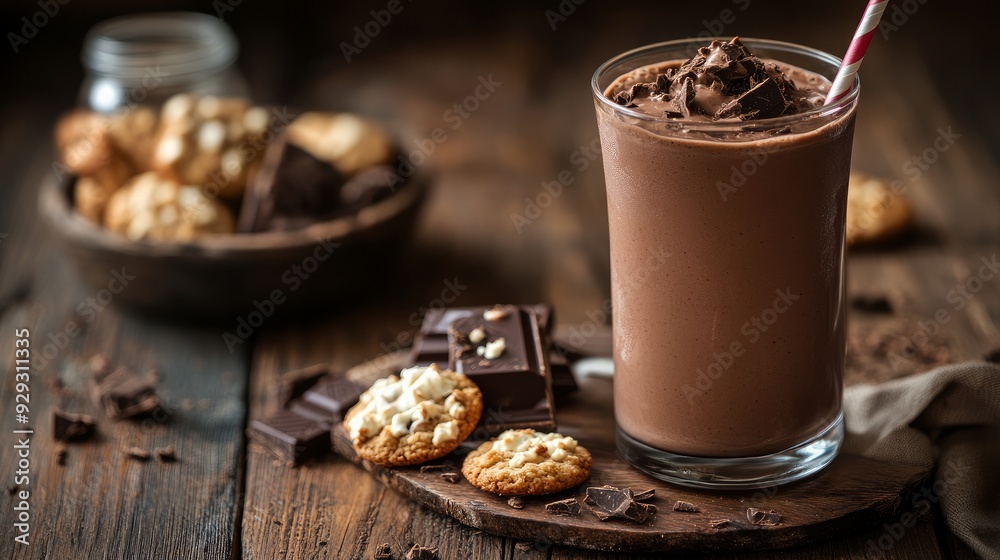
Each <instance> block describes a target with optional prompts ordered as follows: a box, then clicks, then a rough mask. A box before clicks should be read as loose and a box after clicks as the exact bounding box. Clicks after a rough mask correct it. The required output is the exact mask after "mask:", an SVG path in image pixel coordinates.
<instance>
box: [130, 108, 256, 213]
mask: <svg viewBox="0 0 1000 560" xmlns="http://www.w3.org/2000/svg"><path fill="white" fill-rule="evenodd" d="M270 125H271V117H270V114H269V113H268V111H267V110H266V109H264V108H263V107H252V106H251V105H250V102H249V101H247V100H245V99H237V98H221V97H213V96H208V95H206V96H197V95H192V94H178V95H175V96H173V97H171V98H170V99H168V100H167V102H166V103H164V104H163V108H162V109H161V110H160V122H159V128H158V131H157V134H156V139H155V140H154V143H153V152H152V156H151V161H150V167H151V168H152V169H153V170H154V171H159V172H160V174H161V175H163V176H164V177H168V178H170V179H173V180H175V181H177V182H178V183H181V184H185V185H194V186H197V187H200V188H202V189H203V190H204V191H205V192H206V193H207V194H208V195H209V196H211V197H215V196H221V197H223V198H228V199H237V198H239V197H240V196H242V194H243V191H244V189H245V188H246V184H247V181H248V180H249V178H250V177H251V176H252V174H253V172H254V171H255V170H256V168H257V166H258V165H259V162H260V159H261V158H262V157H263V155H264V148H265V147H266V140H269V139H270V138H269V134H270V131H269V128H270Z"/></svg>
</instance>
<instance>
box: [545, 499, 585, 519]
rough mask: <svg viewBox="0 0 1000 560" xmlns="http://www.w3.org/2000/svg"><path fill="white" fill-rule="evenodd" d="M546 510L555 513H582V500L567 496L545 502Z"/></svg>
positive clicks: (571, 514)
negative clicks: (555, 500)
mask: <svg viewBox="0 0 1000 560" xmlns="http://www.w3.org/2000/svg"><path fill="white" fill-rule="evenodd" d="M545 511H547V512H549V513H551V514H554V515H570V516H573V515H580V502H578V501H577V499H576V498H566V499H565V500H559V501H557V502H550V503H548V504H545Z"/></svg>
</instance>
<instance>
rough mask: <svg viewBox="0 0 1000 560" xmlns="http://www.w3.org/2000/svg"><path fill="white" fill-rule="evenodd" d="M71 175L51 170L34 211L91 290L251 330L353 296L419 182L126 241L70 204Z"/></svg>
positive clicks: (380, 266)
mask: <svg viewBox="0 0 1000 560" xmlns="http://www.w3.org/2000/svg"><path fill="white" fill-rule="evenodd" d="M74 183H75V180H74V179H69V180H65V181H59V180H57V179H56V178H55V177H54V176H51V177H50V178H49V179H48V180H46V181H45V183H44V184H43V185H42V188H41V193H40V200H39V211H40V213H41V215H42V217H43V218H44V220H45V221H46V222H47V223H48V224H49V226H50V227H51V229H52V231H54V232H55V235H56V237H57V238H58V241H60V244H61V245H62V246H63V248H64V249H65V250H66V252H67V253H68V254H69V256H70V257H71V258H72V259H73V260H74V261H75V263H76V266H77V267H78V269H79V270H80V272H81V273H82V275H83V276H84V278H86V280H87V281H88V282H89V283H90V284H91V285H92V286H93V289H94V290H95V294H96V295H99V296H101V297H102V299H103V300H108V299H111V300H112V301H113V302H114V303H116V304H117V303H121V304H125V305H128V306H131V307H134V308H137V309H140V310H143V311H147V312H150V313H155V314H157V315H161V316H164V317H171V318H181V319H195V320H202V321H203V320H212V321H224V322H225V323H229V324H235V325H238V324H239V323H240V321H245V322H246V323H247V324H249V325H250V330H251V331H252V330H253V329H254V328H256V326H259V325H253V323H257V322H260V319H261V318H262V317H263V318H267V317H269V316H270V315H271V314H274V313H279V312H280V313H281V314H285V313H287V312H289V311H293V312H294V311H301V310H303V309H307V308H308V309H312V308H315V307H317V306H329V305H333V304H337V303H340V302H344V301H351V300H356V299H357V298H356V297H355V296H356V295H357V294H356V291H357V290H359V289H361V288H362V287H363V286H366V285H368V284H370V283H372V282H374V281H375V280H377V279H378V278H379V277H384V276H385V275H386V270H385V269H386V267H387V265H391V264H392V263H394V262H398V261H399V259H400V257H401V256H402V254H403V253H404V252H405V251H406V249H407V247H408V246H409V239H410V238H411V237H412V236H411V235H410V234H411V232H412V230H413V226H414V224H415V222H416V218H417V213H418V210H419V207H420V204H421V202H422V201H423V199H424V195H425V192H426V190H427V189H426V183H425V182H424V181H421V180H419V179H418V178H416V177H414V178H411V180H410V181H408V182H407V184H406V185H404V186H403V187H400V188H399V189H398V190H397V191H396V192H395V193H393V194H392V195H390V196H389V197H388V198H386V199H384V200H381V201H379V202H377V203H375V204H373V205H371V206H368V207H366V208H364V209H362V210H361V211H360V212H359V213H358V214H356V215H353V216H347V217H342V218H338V219H334V220H330V221H325V222H320V223H316V224H313V225H312V226H309V227H307V228H305V229H302V230H298V231H283V232H265V233H253V234H232V235H215V236H207V237H204V238H201V239H197V240H195V241H194V242H190V243H180V242H170V241H131V240H128V239H126V238H124V237H122V236H120V235H118V234H115V233H112V232H109V231H107V230H105V229H103V228H101V227H99V226H98V225H96V224H94V223H92V222H90V221H89V220H87V219H85V218H83V217H82V216H80V215H79V214H77V213H76V212H75V211H74V210H73V204H72V200H73V186H74ZM123 278H124V280H123ZM125 281H127V285H122V284H123V283H124V282H125ZM96 295H95V297H96ZM102 303H107V302H106V301H102ZM245 330H246V329H244V331H245Z"/></svg>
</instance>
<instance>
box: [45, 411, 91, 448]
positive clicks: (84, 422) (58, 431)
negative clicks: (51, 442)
mask: <svg viewBox="0 0 1000 560" xmlns="http://www.w3.org/2000/svg"><path fill="white" fill-rule="evenodd" d="M96 425H97V423H96V422H95V421H94V419H93V418H91V417H90V416H87V415H85V414H70V413H68V412H63V411H61V410H53V411H52V438H53V439H55V440H57V441H73V440H81V439H86V438H88V437H90V436H91V435H92V434H93V433H94V427H95V426H96Z"/></svg>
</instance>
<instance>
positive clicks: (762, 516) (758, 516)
mask: <svg viewBox="0 0 1000 560" xmlns="http://www.w3.org/2000/svg"><path fill="white" fill-rule="evenodd" d="M747 521H749V522H750V523H751V524H753V525H760V526H762V527H774V526H775V525H777V524H778V523H781V515H779V514H778V512H776V511H774V510H773V509H769V510H763V509H758V508H747Z"/></svg>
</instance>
